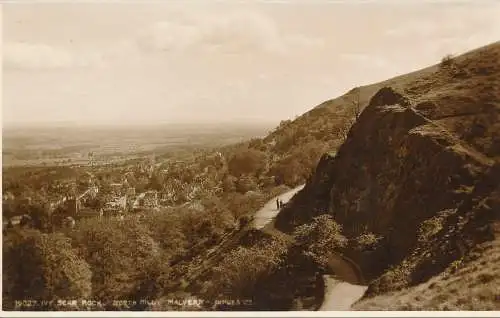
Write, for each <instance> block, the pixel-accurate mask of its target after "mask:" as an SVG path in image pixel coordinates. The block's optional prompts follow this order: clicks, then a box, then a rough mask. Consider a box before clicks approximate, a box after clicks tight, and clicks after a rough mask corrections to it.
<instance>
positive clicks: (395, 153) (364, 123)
mask: <svg viewBox="0 0 500 318" xmlns="http://www.w3.org/2000/svg"><path fill="white" fill-rule="evenodd" d="M492 164H493V161H492V160H491V159H490V158H488V157H486V156H485V155H484V154H482V153H481V152H478V151H477V150H476V149H474V148H472V147H471V146H469V145H468V144H467V143H466V142H465V141H463V140H462V139H459V138H458V136H456V135H455V134H453V133H450V131H449V130H447V129H445V127H443V126H440V124H439V123H437V122H435V121H432V120H430V119H428V118H427V117H425V116H424V115H422V114H421V113H419V111H417V110H416V109H414V108H413V107H412V103H411V102H410V101H409V100H408V99H407V98H405V97H404V96H403V95H402V94H400V93H398V92H396V91H394V90H393V89H392V88H390V87H384V88H382V89H380V90H379V91H378V92H377V93H376V94H375V95H374V96H373V98H372V99H371V100H370V102H369V104H368V106H367V107H366V108H365V109H364V111H363V112H362V114H361V116H360V117H359V119H358V120H357V122H356V123H355V124H354V125H353V127H352V128H351V131H350V132H349V135H348V138H347V140H346V141H345V142H344V144H342V146H341V147H340V148H339V150H338V152H337V154H336V155H335V156H333V155H324V156H323V157H322V158H321V160H320V162H319V164H318V166H317V168H316V171H315V173H314V174H313V176H312V177H311V178H310V179H309V180H308V182H307V184H306V186H305V187H304V189H303V190H302V191H301V192H299V193H298V194H297V195H296V196H295V198H293V199H292V201H291V204H289V206H288V207H287V208H286V209H284V210H283V212H282V213H280V215H278V217H277V220H276V227H277V228H278V229H281V230H283V231H288V232H289V231H291V230H292V229H293V228H294V227H295V226H297V225H300V224H303V223H306V222H309V221H310V220H311V218H312V217H314V216H317V215H320V214H324V213H328V214H331V215H333V216H334V218H335V220H336V221H337V222H338V223H339V224H341V225H342V226H343V231H344V234H345V235H346V236H348V237H349V238H355V237H357V236H358V235H359V234H361V233H363V232H373V233H375V234H377V235H380V236H381V237H382V240H381V241H380V242H379V244H378V246H377V248H376V249H375V250H374V251H372V252H370V253H369V254H366V253H365V254H363V253H354V252H351V255H349V253H350V252H349V251H346V253H347V254H348V255H349V256H350V257H351V258H353V259H354V260H355V261H356V262H358V263H359V264H360V266H361V267H362V270H363V272H364V274H365V276H366V278H368V279H369V280H373V279H375V278H376V277H379V276H380V275H381V274H382V273H383V272H384V270H386V269H388V268H389V267H391V266H393V265H396V264H399V263H401V262H402V261H403V260H404V259H405V258H407V257H408V255H410V254H411V253H412V252H413V251H414V250H415V249H416V248H417V246H419V244H420V243H419V235H421V224H422V223H423V222H424V221H426V220H430V219H432V218H435V217H436V216H438V215H445V217H443V219H442V220H444V221H443V222H444V223H446V222H450V220H452V219H453V217H457V218H458V214H457V211H459V210H460V209H459V207H460V206H461V205H463V204H465V202H469V201H471V198H472V197H473V196H474V194H473V193H474V191H475V189H476V188H475V186H476V184H477V183H478V181H480V180H482V179H483V178H484V176H485V175H487V174H489V172H488V171H491V170H489V169H490V167H491V166H492ZM487 172H488V173H487ZM463 209H465V208H463ZM440 220H441V219H440ZM441 226H445V224H441ZM462 230H463V229H462ZM455 245H456V244H455ZM455 245H454V246H455ZM454 248H455V249H456V250H458V249H462V246H460V247H457V246H455V247H454ZM464 248H465V249H467V246H465V247H464ZM367 255H369V256H368V257H367ZM452 259H453V257H451V258H450V259H446V260H443V264H442V266H438V265H437V264H436V262H434V264H432V266H431V267H433V268H434V269H438V270H439V269H440V268H442V267H443V266H445V265H446V264H444V263H446V262H448V263H449V262H450V261H452ZM437 262H438V263H439V260H438V261H437ZM433 271H434V270H433ZM429 275H431V272H430V271H428V270H423V271H422V272H421V273H420V274H418V275H417V276H418V277H413V278H411V279H410V280H413V281H415V282H416V281H418V280H420V281H421V280H422V279H426V278H428V276H429Z"/></svg>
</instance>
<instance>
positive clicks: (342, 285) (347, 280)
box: [253, 185, 368, 311]
mask: <svg viewBox="0 0 500 318" xmlns="http://www.w3.org/2000/svg"><path fill="white" fill-rule="evenodd" d="M303 187H304V185H301V186H298V187H296V188H294V189H292V190H290V191H288V192H285V193H283V194H281V195H279V196H277V197H275V198H273V199H272V200H270V201H269V202H267V203H266V205H264V206H263V207H262V208H261V209H260V210H259V211H257V213H255V216H254V219H253V227H254V228H255V229H259V230H262V231H266V232H268V231H273V232H278V230H276V228H275V227H274V218H275V217H276V215H277V214H278V213H279V210H278V209H276V199H279V200H281V201H283V203H287V202H288V201H289V200H290V199H291V198H292V197H293V196H294V195H295V194H296V193H297V192H299V191H300V190H302V188H303ZM280 233H281V232H280ZM328 265H329V267H330V270H331V271H332V272H333V273H335V275H324V276H323V279H324V281H325V297H324V300H323V304H322V305H321V307H320V309H319V310H320V311H339V310H340V311H345V310H350V309H351V306H352V305H353V304H354V303H355V302H356V301H357V300H359V299H360V298H361V297H362V296H363V294H364V293H365V291H366V289H367V288H368V286H365V285H364V279H363V275H362V273H361V271H360V269H359V267H358V266H357V265H356V264H355V263H354V262H353V261H351V260H349V259H347V258H346V257H344V256H342V255H339V254H334V253H332V254H331V255H330V258H329V262H328Z"/></svg>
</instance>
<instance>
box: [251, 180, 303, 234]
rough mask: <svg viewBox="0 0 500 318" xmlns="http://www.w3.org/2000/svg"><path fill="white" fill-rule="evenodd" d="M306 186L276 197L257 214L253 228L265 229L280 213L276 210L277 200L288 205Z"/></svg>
mask: <svg viewBox="0 0 500 318" xmlns="http://www.w3.org/2000/svg"><path fill="white" fill-rule="evenodd" d="M303 187H304V185H300V186H298V187H296V188H293V189H292V190H290V191H288V192H285V193H283V194H281V195H279V196H277V197H274V198H273V199H272V200H270V201H269V202H267V203H266V205H264V206H263V207H262V208H261V209H260V210H259V211H257V213H255V216H254V220H253V226H254V228H256V229H258V230H260V229H262V228H264V227H265V226H266V225H268V224H269V223H272V221H274V217H275V216H276V215H277V214H278V213H279V210H278V209H276V199H280V200H281V201H283V203H287V202H288V201H289V200H290V199H291V198H292V197H293V196H294V195H295V193H297V192H299V191H300V190H302V188H303Z"/></svg>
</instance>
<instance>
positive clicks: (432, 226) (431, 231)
mask: <svg viewBox="0 0 500 318" xmlns="http://www.w3.org/2000/svg"><path fill="white" fill-rule="evenodd" d="M442 229H443V217H441V216H434V217H432V218H430V219H428V220H425V221H424V222H422V223H421V224H420V227H419V228H418V234H417V238H418V241H419V242H427V241H429V240H430V239H431V238H432V237H433V236H434V235H435V234H437V233H438V232H439V231H441V230H442Z"/></svg>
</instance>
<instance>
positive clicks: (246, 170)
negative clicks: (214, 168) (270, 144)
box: [228, 149, 266, 177]
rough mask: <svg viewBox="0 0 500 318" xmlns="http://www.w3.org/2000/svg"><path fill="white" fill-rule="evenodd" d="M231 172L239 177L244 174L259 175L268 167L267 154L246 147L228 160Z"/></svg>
mask: <svg viewBox="0 0 500 318" xmlns="http://www.w3.org/2000/svg"><path fill="white" fill-rule="evenodd" d="M228 166H229V172H230V173H231V174H232V175H233V176H235V177H239V176H241V175H242V174H253V175H258V174H260V173H262V171H263V170H264V168H265V167H266V154H265V153H264V152H262V151H260V150H256V149H244V150H240V151H238V152H236V153H235V154H234V155H233V156H232V157H231V158H230V159H229V162H228Z"/></svg>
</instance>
